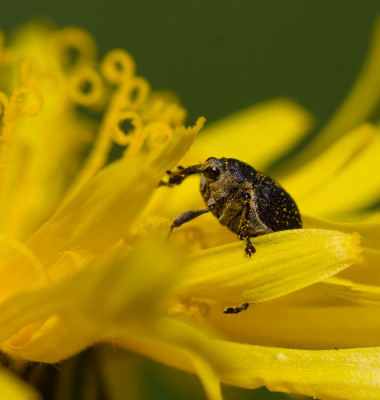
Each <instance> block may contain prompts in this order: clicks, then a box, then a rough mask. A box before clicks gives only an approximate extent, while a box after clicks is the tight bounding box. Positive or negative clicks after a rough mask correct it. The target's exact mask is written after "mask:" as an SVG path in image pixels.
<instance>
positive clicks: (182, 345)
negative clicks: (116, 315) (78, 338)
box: [112, 318, 228, 400]
mask: <svg viewBox="0 0 380 400" xmlns="http://www.w3.org/2000/svg"><path fill="white" fill-rule="evenodd" d="M154 333H155V335H154V336H152V335H150V334H149V333H145V334H144V333H142V334H140V335H139V336H133V337H132V336H131V337H123V338H117V339H115V340H114V341H112V344H117V345H119V346H122V347H125V348H127V349H129V350H132V351H135V352H139V353H141V354H144V355H147V356H149V357H150V358H153V359H155V360H158V361H160V362H164V363H165V364H168V365H171V366H175V367H176V368H179V369H184V370H186V371H190V372H193V373H195V374H197V375H198V376H199V378H200V380H201V382H202V384H203V387H204V389H205V392H206V394H207V397H208V399H209V400H221V399H222V396H221V391H220V384H219V383H220V380H219V376H220V373H221V372H222V371H225V370H227V368H228V366H227V365H225V364H224V361H223V359H222V358H221V354H220V351H219V349H218V348H217V347H216V346H214V345H213V344H211V345H210V341H209V340H208V339H207V338H206V336H205V334H204V332H201V331H199V330H197V329H195V328H193V327H192V326H190V325H187V324H184V323H182V322H179V321H175V320H172V319H169V318H167V319H163V320H161V323H160V324H159V326H158V329H157V331H155V332H154Z"/></svg>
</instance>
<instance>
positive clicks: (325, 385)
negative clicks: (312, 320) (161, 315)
mask: <svg viewBox="0 0 380 400" xmlns="http://www.w3.org/2000/svg"><path fill="white" fill-rule="evenodd" d="M116 343H117V344H119V345H121V346H123V347H127V348H129V349H132V350H135V351H138V352H140V353H142V354H144V355H147V356H148V357H151V358H153V359H155V360H157V361H160V362H163V363H165V364H168V365H171V366H174V367H176V368H180V369H183V370H186V371H189V372H195V370H194V366H193V365H192V364H191V363H189V361H188V360H187V359H186V356H185V355H184V353H183V352H182V351H181V348H178V346H177V344H176V343H175V342H174V341H168V340H167V341H161V342H160V343H159V346H158V345H157V342H154V341H153V342H152V341H150V340H149V339H148V338H146V337H143V336H140V337H138V338H137V337H134V338H131V339H129V338H122V339H117V340H116ZM203 347H204V348H206V349H208V352H210V351H211V350H212V351H213V352H216V353H218V354H219V356H220V358H221V360H223V361H224V363H223V365H224V368H222V369H219V370H218V371H219V376H220V379H221V381H222V382H224V383H227V384H230V385H234V386H239V387H244V388H250V389H251V388H258V387H261V386H266V387H267V388H268V389H269V390H272V391H281V392H285V393H297V394H302V395H307V396H312V397H314V398H323V399H336V400H340V399H342V398H344V399H352V400H358V399H363V400H364V399H368V398H376V396H377V394H378V391H379V385H380V365H379V361H378V360H379V357H380V348H378V347H372V348H366V349H363V348H358V349H347V350H335V349H334V350H319V351H311V350H293V349H286V348H275V347H261V346H253V345H248V344H240V343H235V342H229V341H225V340H212V339H208V338H206V337H204V338H203ZM198 351H201V350H200V349H198ZM201 354H202V353H201ZM203 354H207V353H203ZM209 360H210V362H211V364H212V361H211V359H209ZM212 365H213V364H212Z"/></svg>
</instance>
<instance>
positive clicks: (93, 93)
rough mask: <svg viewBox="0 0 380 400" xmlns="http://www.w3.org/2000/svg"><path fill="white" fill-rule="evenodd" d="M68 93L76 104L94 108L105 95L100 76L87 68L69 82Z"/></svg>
mask: <svg viewBox="0 0 380 400" xmlns="http://www.w3.org/2000/svg"><path fill="white" fill-rule="evenodd" d="M68 84H69V86H68V93H69V96H70V98H71V100H72V101H73V102H74V103H77V104H80V105H83V106H87V107H89V106H92V105H94V104H95V103H97V102H99V101H100V100H101V99H102V97H103V95H104V88H103V82H102V80H101V78H100V76H99V74H98V73H97V72H96V71H95V70H93V69H91V68H85V69H82V70H81V71H80V72H78V73H75V74H74V75H73V76H72V77H71V78H70V79H69V82H68Z"/></svg>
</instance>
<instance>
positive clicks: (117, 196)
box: [0, 157, 160, 298]
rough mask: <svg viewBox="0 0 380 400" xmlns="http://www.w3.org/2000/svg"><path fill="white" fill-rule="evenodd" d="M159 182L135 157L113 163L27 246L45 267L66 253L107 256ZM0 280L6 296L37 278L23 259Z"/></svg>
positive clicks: (11, 265) (9, 266)
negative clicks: (107, 251)
mask: <svg viewBox="0 0 380 400" xmlns="http://www.w3.org/2000/svg"><path fill="white" fill-rule="evenodd" d="M159 179H160V175H156V173H155V172H154V171H152V170H151V169H149V168H147V166H144V164H143V162H142V160H141V159H139V158H137V157H135V158H132V157H131V158H129V159H125V160H121V161H118V162H115V163H113V164H111V165H110V166H109V167H107V168H105V169H104V170H102V171H101V172H100V173H99V174H98V175H97V176H96V177H95V178H94V179H93V180H92V181H91V182H89V183H88V185H86V186H85V187H84V188H83V190H82V191H80V192H78V193H77V195H76V196H74V197H72V198H71V199H70V200H69V201H68V202H67V203H65V204H64V205H63V206H62V207H61V208H60V209H59V210H58V211H57V212H56V214H55V215H54V216H53V217H52V218H50V219H49V220H48V221H47V222H46V223H45V224H44V225H43V226H42V227H41V228H40V229H39V230H38V231H37V232H36V233H35V234H34V235H33V236H32V237H31V239H30V240H29V241H28V243H27V247H28V248H29V250H30V251H31V252H32V253H34V255H35V256H36V257H37V258H38V259H39V260H40V262H41V263H42V265H43V266H45V268H46V269H49V268H51V267H52V266H53V265H54V264H55V263H56V262H57V261H58V255H59V254H61V253H63V252H69V251H74V252H76V253H79V254H80V255H81V256H83V257H91V256H93V255H95V254H99V253H102V252H104V251H105V250H107V249H109V248H110V247H112V246H113V245H115V244H116V243H117V242H118V241H119V240H121V239H122V238H123V237H124V236H125V235H126V234H127V233H128V230H129V229H130V227H131V225H132V223H133V222H134V220H135V219H136V218H137V217H138V215H139V213H140V212H141V210H142V209H143V208H144V206H145V204H146V203H147V202H148V200H149V197H150V195H151V193H152V192H153V190H154V189H155V187H156V186H157V182H158V181H159ZM0 277H1V279H0V282H6V284H4V285H3V287H2V290H1V293H0V298H4V297H5V296H6V295H7V294H9V293H12V292H15V291H17V290H20V289H22V288H27V287H29V286H30V285H31V284H33V283H34V282H35V281H36V280H37V279H38V274H36V272H35V271H34V270H33V268H31V267H30V264H29V262H27V261H26V260H25V259H24V258H22V259H16V260H14V261H12V262H10V263H7V264H6V265H3V266H2V269H1V270H0ZM20 277H22V279H20Z"/></svg>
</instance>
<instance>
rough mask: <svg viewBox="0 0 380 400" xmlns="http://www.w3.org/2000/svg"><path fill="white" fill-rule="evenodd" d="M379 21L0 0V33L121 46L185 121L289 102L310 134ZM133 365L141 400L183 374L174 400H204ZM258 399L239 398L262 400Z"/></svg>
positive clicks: (267, 8) (335, 12)
mask: <svg viewBox="0 0 380 400" xmlns="http://www.w3.org/2000/svg"><path fill="white" fill-rule="evenodd" d="M379 14H380V1H379V0H371V1H367V0H366V1H357V0H344V1H343V0H341V1H337V0H336V1H331V0H330V1H327V0H317V1H305V0H293V1H286V0H262V1H257V0H245V1H243V0H218V1H217V0H214V1H207V0H189V1H179V0H157V1H153V0H151V1H146V0H145V1H141V0H140V1H138V0H124V1H122V0H107V1H99V0H95V1H94V0H92V1H90V0H88V1H74V0H66V1H64V2H60V1H54V0H49V1H48V0H45V1H44V0H33V1H31V0H23V1H18V0H16V1H7V2H3V3H2V7H1V12H0V27H1V28H2V29H3V30H4V31H5V32H6V33H10V32H11V31H12V29H13V28H15V27H16V26H17V25H19V24H21V23H23V22H26V21H29V20H31V19H33V18H39V17H46V18H48V19H50V20H52V21H54V22H55V23H56V24H57V25H58V26H66V25H79V26H82V27H84V28H86V29H87V30H88V31H90V32H91V33H92V34H93V35H94V37H95V38H96V40H97V42H98V44H99V47H100V51H101V54H103V53H105V52H106V51H107V50H110V49H112V48H115V47H121V48H125V49H127V50H128V51H129V52H130V53H131V54H132V55H133V56H134V57H135V59H136V62H137V65H138V73H139V74H140V75H142V76H144V77H146V78H147V79H148V80H149V81H150V83H151V84H152V86H153V87H154V88H156V89H171V90H173V91H175V92H176V93H177V94H178V95H179V97H180V98H181V99H182V102H183V104H184V106H185V107H186V108H187V109H188V110H189V122H190V123H192V122H194V120H195V118H196V117H197V116H199V115H204V116H206V118H207V119H208V121H213V120H216V119H218V118H220V117H222V116H224V115H227V114H229V113H231V112H233V111H237V110H239V109H241V108H243V107H246V106H249V105H251V104H254V103H257V102H261V101H264V100H268V99H271V98H275V97H278V96H281V97H282V96H288V97H291V98H293V99H295V100H296V101H298V102H299V103H300V104H302V105H303V106H304V107H306V108H307V109H309V110H310V111H311V112H312V113H313V114H314V115H315V116H316V117H317V126H316V128H318V127H320V126H321V125H322V124H323V123H324V122H325V121H326V120H327V119H328V118H329V117H330V116H331V115H332V113H333V112H334V110H335V109H336V108H337V106H338V105H339V104H340V102H341V101H342V99H343V98H344V97H345V95H346V94H347V92H348V90H349V88H350V87H351V85H352V83H353V82H354V80H355V77H356V76H357V74H358V71H359V69H360V66H361V64H362V61H363V59H364V56H365V54H366V50H367V47H368V42H369V38H370V34H371V31H372V26H373V22H374V20H375V18H376V17H377V16H378V15H379ZM141 363H142V364H141V365H140V367H141V371H143V374H142V375H141V377H142V383H143V385H144V386H145V392H146V394H147V397H148V398H149V399H153V400H155V399H161V398H163V399H176V398H179V394H178V390H181V385H182V383H181V380H182V379H183V378H184V377H185V380H186V381H187V383H186V393H185V395H186V397H182V398H186V399H190V398H197V399H199V398H204V395H203V394H202V391H201V389H200V385H199V383H198V381H197V380H196V379H195V378H193V377H191V378H190V377H188V376H187V375H185V374H183V373H180V372H178V371H174V372H173V371H171V370H170V369H169V368H160V367H159V366H158V365H157V364H154V363H152V362H150V361H147V360H144V361H143V360H141ZM62 368H63V369H64V368H65V366H64V365H63V366H62ZM173 379H174V380H173ZM189 381H190V383H189ZM173 382H174V384H173ZM190 386H191V387H194V390H195V391H194V396H195V397H193V396H192V395H191V391H189V387H190ZM264 393H265V392H264V391H260V392H256V393H253V392H249V391H239V396H242V397H240V398H244V399H245V400H247V399H253V398H254V399H264V398H265V396H264ZM236 396H237V393H236V392H231V391H227V392H226V397H227V398H229V399H234V398H237V397H236ZM276 396H277V395H269V398H271V399H274V398H278V397H276ZM281 398H282V397H281Z"/></svg>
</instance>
